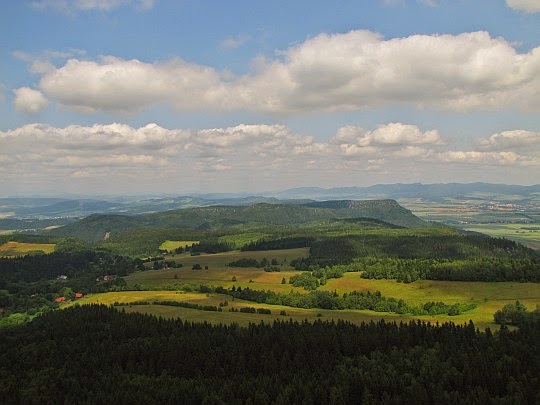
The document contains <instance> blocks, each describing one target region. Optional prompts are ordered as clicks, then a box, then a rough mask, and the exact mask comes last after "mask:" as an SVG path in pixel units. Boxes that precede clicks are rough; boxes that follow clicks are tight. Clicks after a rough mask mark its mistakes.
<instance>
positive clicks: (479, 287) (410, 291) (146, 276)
mask: <svg viewBox="0 0 540 405" xmlns="http://www.w3.org/2000/svg"><path fill="white" fill-rule="evenodd" d="M307 253H308V250H307V249H291V250H281V251H265V252H261V251H259V252H228V253H222V254H216V255H201V256H189V255H186V254H184V255H176V256H175V258H174V259H175V260H176V261H177V262H179V263H182V264H183V266H184V267H183V268H181V269H169V270H151V271H146V272H139V273H134V274H132V275H130V276H128V277H126V281H127V282H128V285H134V284H143V285H148V286H153V287H156V288H159V287H160V286H164V285H171V284H175V283H178V284H182V283H193V284H206V285H214V286H223V287H228V288H230V287H232V286H233V285H235V286H237V287H238V286H241V287H242V288H244V287H250V288H252V289H258V290H261V289H263V290H272V291H276V292H282V293H287V292H289V291H291V290H294V291H298V292H301V293H303V292H306V291H305V290H303V289H301V288H295V287H292V286H291V285H290V284H285V285H283V284H281V279H282V278H283V277H285V278H286V280H288V279H289V277H290V276H291V275H293V274H298V272H296V271H294V270H292V269H291V268H290V267H288V266H283V270H284V271H281V272H279V273H266V272H265V271H264V270H263V269H257V268H232V267H229V266H227V265H226V264H227V263H229V262H230V261H232V260H237V259H238V258H241V257H253V258H256V259H258V260H260V259H262V258H263V257H266V258H268V259H272V258H276V259H278V260H284V259H287V260H288V261H290V260H291V259H292V258H295V257H299V256H302V255H304V256H305V255H307ZM194 263H199V264H201V265H202V266H204V265H208V266H209V269H208V270H197V271H194V270H191V265H192V264H194ZM286 269H287V270H286ZM175 275H176V277H177V278H176V279H175V278H174V277H175ZM233 276H235V277H236V281H235V282H233V281H232V277H233ZM249 280H252V281H253V282H251V283H250V282H249ZM320 288H321V289H322V290H329V291H334V290H336V291H337V292H338V293H340V294H341V293H344V292H348V291H353V290H357V291H372V292H374V291H381V293H382V294H383V295H385V296H388V297H395V298H398V299H399V298H402V299H403V300H405V301H406V302H407V303H409V304H412V305H421V304H423V303H426V302H430V301H443V302H445V303H448V304H451V303H457V302H459V303H467V302H475V303H477V304H478V307H477V308H476V309H474V310H473V311H470V312H467V313H465V314H462V315H458V316H452V317H451V316H448V315H437V316H418V317H412V316H407V315H404V316H401V315H397V314H388V313H377V312H372V311H352V310H347V311H323V310H319V309H309V310H304V309H299V308H288V307H281V306H275V307H272V306H269V305H266V304H256V303H251V302H248V303H243V304H242V306H246V305H248V306H253V307H265V308H266V307H269V308H270V307H271V308H272V314H273V315H274V314H279V311H280V310H282V309H284V310H285V311H287V313H288V314H289V313H290V314H291V316H292V317H293V318H294V319H304V318H306V319H310V320H313V319H316V314H317V313H322V314H323V317H324V318H325V319H346V320H349V321H351V322H362V321H369V320H377V319H381V318H384V319H387V320H397V321H400V320H402V321H408V320H410V319H422V320H429V321H432V322H435V321H439V322H444V321H454V322H458V323H462V322H467V321H469V320H470V319H472V320H473V321H474V322H475V324H477V325H478V326H479V327H481V328H485V327H487V326H489V327H497V326H496V325H494V324H493V314H494V313H495V311H497V310H498V309H501V308H502V307H503V306H504V305H506V304H508V303H511V302H514V301H516V300H519V301H520V302H523V303H524V304H525V305H526V306H527V307H528V308H529V309H531V310H532V309H534V308H535V307H536V305H540V284H534V283H482V282H453V281H430V280H422V281H417V282H415V283H410V284H404V283H398V282H396V281H395V280H367V279H362V278H360V274H359V273H346V274H345V275H344V277H343V278H339V279H330V280H328V282H327V284H326V285H325V286H322V287H320ZM109 294H112V295H109ZM109 294H105V295H100V297H101V298H99V299H100V300H105V301H101V302H106V303H112V302H114V301H119V302H130V301H136V300H141V299H177V300H180V301H189V302H196V301H191V300H192V299H193V300H194V299H195V297H197V298H196V299H197V300H199V301H200V300H202V301H201V302H199V303H204V304H208V305H217V304H219V302H221V301H224V300H225V299H228V300H229V302H231V298H230V297H228V298H224V297H223V296H219V297H218V298H215V297H216V296H215V295H214V294H211V295H210V297H207V296H206V295H205V294H197V293H193V294H195V295H193V294H191V293H186V294H187V295H184V294H176V293H175V292H174V291H171V292H167V291H141V292H136V291H133V292H124V293H109ZM190 294H191V295H190ZM154 295H156V297H161V298H149V297H153V296H154ZM139 297H146V298H139ZM163 297H169V298H163ZM122 300H124V301H122ZM126 300H127V301H126ZM216 300H218V301H216ZM219 300H221V301H219ZM126 310H128V311H143V312H148V313H155V314H158V315H162V316H171V317H182V318H184V319H188V320H199V321H205V320H206V321H209V322H216V323H219V322H223V323H231V322H238V323H241V324H245V323H247V322H253V321H260V320H267V321H268V320H273V319H274V316H273V315H272V316H271V317H269V316H268V315H258V314H240V313H229V312H222V313H213V312H205V311H197V310H192V309H186V308H173V307H162V306H144V307H138V306H137V307H135V306H134V307H133V308H131V309H126Z"/></svg>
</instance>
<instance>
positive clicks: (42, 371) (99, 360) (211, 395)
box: [0, 305, 540, 404]
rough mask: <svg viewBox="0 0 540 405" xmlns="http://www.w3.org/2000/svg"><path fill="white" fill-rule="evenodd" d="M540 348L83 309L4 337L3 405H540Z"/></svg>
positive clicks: (535, 334)
mask: <svg viewBox="0 0 540 405" xmlns="http://www.w3.org/2000/svg"><path fill="white" fill-rule="evenodd" d="M539 346H540V323H538V322H530V323H525V324H522V325H521V327H520V328H519V330H515V331H509V330H507V329H506V328H505V327H503V328H502V329H501V330H500V331H499V332H496V333H492V332H491V331H490V330H489V329H488V330H486V331H485V332H479V331H478V330H476V329H475V327H474V325H473V324H472V323H469V324H466V325H454V324H452V323H448V324H444V325H438V326H435V325H430V324H426V323H423V322H422V323H421V322H419V321H418V322H411V323H409V324H399V325H398V324H395V323H385V322H383V321H380V322H377V323H369V324H362V325H359V326H355V325H352V324H350V323H347V322H341V321H340V322H337V323H333V322H321V321H318V322H315V323H308V322H305V323H295V322H292V321H281V322H275V323H274V324H272V325H269V324H259V325H254V324H252V325H251V326H249V327H247V328H241V327H238V326H236V325H230V326H223V325H219V326H212V325H210V324H207V323H198V324H193V323H187V322H183V321H181V320H165V319H162V318H156V317H154V316H149V315H142V314H125V313H122V312H120V311H118V310H116V309H113V308H110V307H106V306H97V305H94V306H82V307H73V308H69V309H66V310H64V311H52V312H48V313H46V314H44V315H42V316H40V317H38V318H36V319H35V320H34V321H33V322H31V323H28V324H25V325H20V326H14V327H11V328H4V329H1V330H0V401H1V402H2V403H6V404H7V403H51V404H58V403H79V404H84V403H88V404H90V403H126V404H127V403H129V404H137V403H140V404H148V403H183V404H199V403H204V404H268V403H276V404H291V403H320V404H344V403H362V404H370V403H387V404H397V403H415V404H489V403H514V404H534V403H539V402H540V390H538V387H539V384H540V381H539V374H538V370H540V347H539Z"/></svg>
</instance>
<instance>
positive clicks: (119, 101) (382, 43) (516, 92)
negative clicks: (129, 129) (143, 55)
mask: <svg viewBox="0 0 540 405" xmlns="http://www.w3.org/2000/svg"><path fill="white" fill-rule="evenodd" d="M255 65H256V66H257V69H256V71H253V72H251V73H249V74H246V75H241V76H232V75H231V74H230V72H227V71H223V72H221V71H217V70H216V69H214V68H212V67H209V66H204V65H199V64H195V63H189V62H186V61H184V60H182V59H179V58H176V59H173V60H170V61H165V62H143V61H139V60H135V59H132V60H126V59H122V58H117V57H113V56H108V57H103V58H101V59H99V60H82V59H76V58H72V59H70V60H68V61H67V62H66V63H65V64H64V65H63V66H61V67H58V68H55V69H49V68H50V66H42V67H41V68H42V69H41V68H35V69H34V70H35V71H36V72H38V73H39V72H40V71H41V72H42V73H43V74H42V77H41V80H40V82H39V89H40V91H42V92H43V93H44V94H45V95H46V96H47V97H49V98H51V99H55V100H57V101H58V103H60V104H61V105H63V106H67V107H70V108H74V109H77V110H79V111H85V112H89V113H90V112H111V113H136V112H138V111H141V110H143V109H145V108H148V107H150V106H152V105H156V104H165V105H169V106H170V107H171V108H173V109H176V110H178V111H194V110H199V111H219V112H228V111H239V110H240V111H252V112H257V113H272V114H292V113H313V112H321V111H336V110H365V109H374V108H381V107H388V106H403V105H406V106H413V107H415V108H420V109H436V110H444V111H452V112H470V111H479V110H495V111H496V110H501V109H508V108H509V109H512V110H519V111H529V112H530V111H538V112H540V48H535V49H533V50H531V51H530V52H528V53H518V52H517V51H516V50H515V49H514V48H513V47H512V45H511V44H510V43H508V42H507V41H506V40H504V39H502V38H493V37H491V36H490V35H489V34H488V33H486V32H473V33H464V34H460V35H412V36H409V37H405V38H394V39H387V40H386V39H383V38H382V37H381V36H380V35H378V34H376V33H373V32H370V31H351V32H348V33H345V34H335V35H327V34H321V35H318V36H316V37H314V38H311V39H308V40H307V41H305V42H303V43H301V44H299V45H296V46H293V47H291V48H289V49H287V50H285V51H280V52H278V56H277V57H276V58H275V59H274V60H260V59H259V60H258V63H256V64H255Z"/></svg>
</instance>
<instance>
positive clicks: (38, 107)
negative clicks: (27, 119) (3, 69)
mask: <svg viewBox="0 0 540 405" xmlns="http://www.w3.org/2000/svg"><path fill="white" fill-rule="evenodd" d="M13 93H14V94H15V99H14V101H13V103H14V105H15V110H16V111H19V112H22V113H26V114H36V113H39V112H41V111H42V110H43V109H44V108H45V107H47V104H48V101H47V99H46V98H45V96H44V95H43V93H42V92H41V91H39V90H34V89H31V88H30V87H21V88H18V89H14V90H13Z"/></svg>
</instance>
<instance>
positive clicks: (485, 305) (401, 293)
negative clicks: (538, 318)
mask: <svg viewBox="0 0 540 405" xmlns="http://www.w3.org/2000/svg"><path fill="white" fill-rule="evenodd" d="M320 288H321V289H323V290H329V291H334V290H336V291H337V292H338V293H340V294H342V293H344V292H350V291H354V290H356V291H372V292H373V291H380V292H381V294H382V295H384V296H387V297H394V298H397V299H400V298H401V299H403V300H404V301H405V302H407V303H408V304H411V305H421V304H424V303H426V302H430V301H436V302H437V301H443V302H444V303H446V304H453V303H467V302H474V303H476V304H478V307H477V308H475V309H473V310H472V311H469V312H467V313H465V314H462V315H457V316H448V315H437V316H436V317H435V318H436V319H437V320H439V322H441V321H445V320H452V321H454V322H465V321H468V320H469V319H472V320H473V321H474V323H475V324H478V325H479V326H482V327H485V326H487V325H489V326H492V325H491V324H492V321H493V314H494V313H495V312H496V311H497V310H499V309H501V308H502V307H503V306H505V305H506V304H509V303H513V302H515V301H516V300H519V301H520V302H521V303H523V304H525V306H527V308H528V309H529V310H533V309H535V308H536V306H537V305H540V284H537V283H517V282H504V283H486V282H477V281H475V282H473V281H435V280H419V281H416V282H414V283H409V284H405V283H398V282H397V281H395V280H368V279H363V278H360V273H357V272H353V273H345V274H344V275H343V277H342V278H338V279H331V280H328V283H327V284H326V285H324V286H322V287H320ZM419 318H421V319H424V318H423V317H419ZM428 318H429V317H428Z"/></svg>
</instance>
